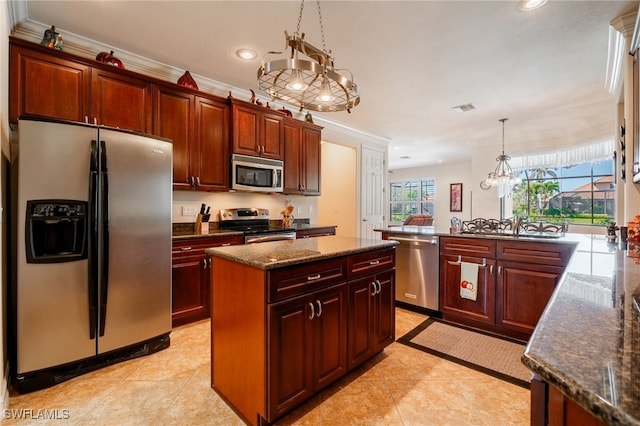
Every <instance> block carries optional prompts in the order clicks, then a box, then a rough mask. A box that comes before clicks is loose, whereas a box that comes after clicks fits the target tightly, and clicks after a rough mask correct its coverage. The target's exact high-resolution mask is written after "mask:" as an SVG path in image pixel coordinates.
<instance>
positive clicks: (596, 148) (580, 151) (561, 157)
mask: <svg viewBox="0 0 640 426" xmlns="http://www.w3.org/2000/svg"><path fill="white" fill-rule="evenodd" d="M614 151H615V142H614V140H613V138H612V137H607V138H603V139H600V140H597V141H592V142H589V143H585V144H580V145H575V146H572V147H570V148H566V149H563V150H559V151H548V152H539V153H535V154H527V155H523V156H518V157H512V158H511V161H510V164H511V167H512V168H513V169H514V170H524V169H538V168H555V167H567V166H573V165H576V164H580V163H590V162H591V163H597V162H600V161H604V160H610V159H611V158H612V157H613V153H614Z"/></svg>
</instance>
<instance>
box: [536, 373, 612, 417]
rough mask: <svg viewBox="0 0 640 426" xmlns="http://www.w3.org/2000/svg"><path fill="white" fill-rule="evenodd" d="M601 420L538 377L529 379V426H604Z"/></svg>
mask: <svg viewBox="0 0 640 426" xmlns="http://www.w3.org/2000/svg"><path fill="white" fill-rule="evenodd" d="M605 424H606V423H604V422H603V421H602V420H600V419H598V418H596V417H595V416H594V415H593V414H591V413H589V412H588V411H586V410H585V409H584V408H582V407H581V406H579V405H578V404H577V403H576V402H575V401H573V400H571V399H570V398H567V397H566V396H565V395H564V394H563V393H562V392H560V391H559V390H558V389H557V388H556V387H555V386H552V385H549V384H548V383H546V382H545V381H544V380H542V379H541V378H540V377H538V376H535V375H534V377H533V379H532V380H531V426H573V425H580V426H604V425H605Z"/></svg>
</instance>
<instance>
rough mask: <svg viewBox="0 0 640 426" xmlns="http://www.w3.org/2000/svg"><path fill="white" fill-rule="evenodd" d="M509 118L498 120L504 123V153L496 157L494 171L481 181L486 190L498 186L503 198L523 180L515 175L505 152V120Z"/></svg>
mask: <svg viewBox="0 0 640 426" xmlns="http://www.w3.org/2000/svg"><path fill="white" fill-rule="evenodd" d="M507 120H508V118H501V119H500V120H498V121H500V122H501V123H502V154H500V155H499V156H498V157H497V158H496V161H497V162H498V165H497V166H496V169H495V170H494V171H493V172H489V174H488V175H487V178H486V179H485V180H483V181H482V182H480V188H482V189H484V190H487V189H490V188H494V187H497V188H498V197H499V198H502V197H504V196H505V195H510V194H511V190H512V189H513V187H514V186H515V185H518V184H520V183H521V182H522V179H521V178H520V177H519V176H514V175H513V170H512V169H511V166H510V165H509V160H511V157H509V156H508V155H505V153H504V122H505V121H507Z"/></svg>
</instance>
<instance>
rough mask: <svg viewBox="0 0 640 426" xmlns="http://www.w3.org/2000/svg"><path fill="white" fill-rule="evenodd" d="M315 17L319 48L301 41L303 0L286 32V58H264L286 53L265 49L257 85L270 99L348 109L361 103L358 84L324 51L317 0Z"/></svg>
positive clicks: (325, 108) (313, 107) (315, 108)
mask: <svg viewBox="0 0 640 426" xmlns="http://www.w3.org/2000/svg"><path fill="white" fill-rule="evenodd" d="M316 4H317V5H318V17H319V19H320V33H321V36H322V50H320V49H318V48H316V47H314V46H312V45H311V44H309V43H307V42H306V41H305V40H304V36H305V34H304V33H301V32H300V22H301V21H302V12H303V10H304V0H302V2H301V3H300V14H299V16H298V26H297V28H296V32H295V33H294V34H293V35H291V36H290V35H289V34H288V33H287V31H285V32H284V35H285V43H286V44H285V50H287V49H288V50H289V53H288V57H285V58H282V57H281V58H280V59H277V58H274V59H272V60H270V61H267V60H266V58H267V56H271V55H283V54H284V53H285V52H268V53H267V54H266V55H265V56H264V57H263V59H262V64H261V65H260V68H259V69H258V87H259V88H260V90H262V91H263V92H264V93H265V94H266V95H268V96H270V97H271V98H272V99H278V100H280V101H283V102H285V103H288V104H290V105H294V106H296V107H299V108H300V111H302V110H303V109H308V110H312V111H322V112H332V111H345V110H346V111H347V112H351V109H352V108H353V107H355V106H356V105H358V104H359V103H360V93H359V90H358V86H357V85H356V84H355V83H354V82H353V75H352V74H351V72H350V71H349V70H346V69H338V68H335V67H334V58H333V57H332V56H331V51H330V50H329V51H327V49H326V47H325V41H324V27H323V25H322V14H321V13H320V2H319V1H318V0H316Z"/></svg>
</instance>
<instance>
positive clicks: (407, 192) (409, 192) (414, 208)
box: [389, 179, 436, 224]
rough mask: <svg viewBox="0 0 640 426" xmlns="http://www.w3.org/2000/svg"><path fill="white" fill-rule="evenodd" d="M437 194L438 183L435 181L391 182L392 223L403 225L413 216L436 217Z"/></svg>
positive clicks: (390, 215) (390, 216)
mask: <svg viewBox="0 0 640 426" xmlns="http://www.w3.org/2000/svg"><path fill="white" fill-rule="evenodd" d="M435 193H436V182H435V180H433V179H414V180H407V181H400V182H391V184H390V191H389V194H390V195H389V199H390V214H389V218H390V223H392V224H402V223H403V222H404V221H405V219H406V218H408V217H409V216H410V215H412V214H430V215H431V216H434V211H435Z"/></svg>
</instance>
